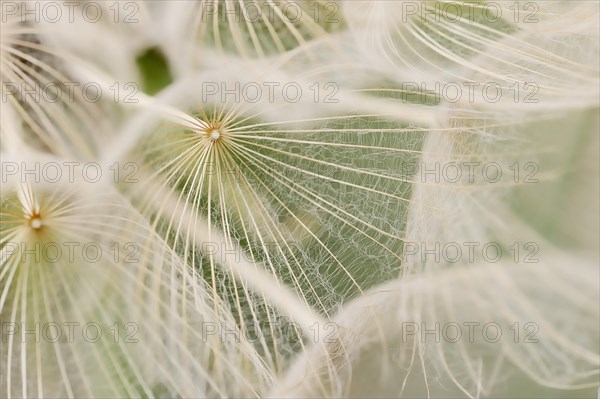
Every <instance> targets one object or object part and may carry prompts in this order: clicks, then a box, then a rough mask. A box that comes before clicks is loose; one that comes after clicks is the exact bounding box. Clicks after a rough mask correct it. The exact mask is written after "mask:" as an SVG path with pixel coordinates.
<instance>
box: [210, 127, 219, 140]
mask: <svg viewBox="0 0 600 399" xmlns="http://www.w3.org/2000/svg"><path fill="white" fill-rule="evenodd" d="M208 137H210V139H211V140H212V141H217V140H219V138H220V137H221V131H220V130H219V129H214V130H212V131H210V132H209V133H208Z"/></svg>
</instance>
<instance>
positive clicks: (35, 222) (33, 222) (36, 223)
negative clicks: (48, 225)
mask: <svg viewBox="0 0 600 399" xmlns="http://www.w3.org/2000/svg"><path fill="white" fill-rule="evenodd" d="M29 225H30V226H31V228H32V229H34V230H39V229H41V228H42V226H44V223H43V222H42V219H41V218H40V217H39V216H33V217H32V218H31V219H29Z"/></svg>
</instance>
